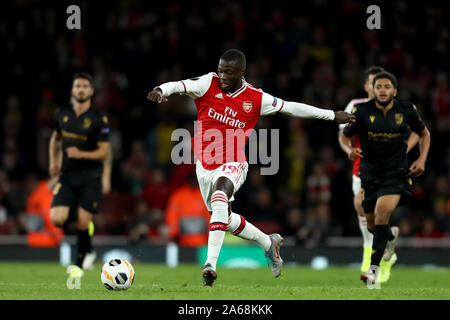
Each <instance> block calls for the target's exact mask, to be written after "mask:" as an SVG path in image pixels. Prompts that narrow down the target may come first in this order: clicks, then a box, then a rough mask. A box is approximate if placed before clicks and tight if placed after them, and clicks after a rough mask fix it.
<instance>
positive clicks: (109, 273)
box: [101, 258, 135, 290]
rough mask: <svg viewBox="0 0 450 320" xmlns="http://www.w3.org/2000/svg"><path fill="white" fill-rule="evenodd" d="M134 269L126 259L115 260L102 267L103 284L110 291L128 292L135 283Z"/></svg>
mask: <svg viewBox="0 0 450 320" xmlns="http://www.w3.org/2000/svg"><path fill="white" fill-rule="evenodd" d="M134 275H135V273H134V269H133V266H132V265H131V263H129V262H128V261H127V260H125V259H121V258H120V259H113V260H110V261H108V262H107V263H105V264H104V265H103V267H102V275H101V279H102V283H103V285H104V286H105V288H106V289H108V290H126V289H128V288H129V287H131V285H132V284H133V282H134Z"/></svg>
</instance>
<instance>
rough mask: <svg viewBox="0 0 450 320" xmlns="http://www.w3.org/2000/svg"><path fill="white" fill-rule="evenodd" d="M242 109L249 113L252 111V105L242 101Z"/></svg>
mask: <svg viewBox="0 0 450 320" xmlns="http://www.w3.org/2000/svg"><path fill="white" fill-rule="evenodd" d="M242 107H243V108H244V111H245V112H247V113H249V112H250V111H252V107H253V103H251V102H250V101H244V103H242Z"/></svg>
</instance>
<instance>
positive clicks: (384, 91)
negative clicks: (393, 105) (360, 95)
mask: <svg viewBox="0 0 450 320" xmlns="http://www.w3.org/2000/svg"><path fill="white" fill-rule="evenodd" d="M373 92H374V95H375V100H376V101H377V102H378V103H379V104H381V105H384V106H386V105H388V104H389V103H390V102H391V101H392V99H394V97H395V96H396V95H397V89H395V87H394V86H393V85H392V82H391V80H389V79H387V78H381V79H378V80H377V81H376V82H375V84H374V87H373Z"/></svg>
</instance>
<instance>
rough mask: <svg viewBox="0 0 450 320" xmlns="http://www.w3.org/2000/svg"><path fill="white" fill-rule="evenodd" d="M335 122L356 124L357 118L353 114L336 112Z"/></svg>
mask: <svg viewBox="0 0 450 320" xmlns="http://www.w3.org/2000/svg"><path fill="white" fill-rule="evenodd" d="M334 121H336V122H337V123H348V122H355V121H356V118H355V116H354V115H353V114H351V113H348V112H345V111H335V112H334Z"/></svg>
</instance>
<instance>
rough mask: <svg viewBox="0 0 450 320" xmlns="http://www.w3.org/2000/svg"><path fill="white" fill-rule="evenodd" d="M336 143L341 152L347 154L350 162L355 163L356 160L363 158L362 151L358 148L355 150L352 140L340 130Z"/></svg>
mask: <svg viewBox="0 0 450 320" xmlns="http://www.w3.org/2000/svg"><path fill="white" fill-rule="evenodd" d="M338 141H339V146H340V147H341V149H342V151H344V152H345V153H346V154H347V156H348V158H349V159H350V160H352V161H355V160H356V158H358V157H360V158H362V157H363V155H362V150H361V149H360V148H355V147H354V146H353V142H352V138H351V137H347V136H346V135H344V133H343V132H342V131H341V130H340V131H339V133H338Z"/></svg>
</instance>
